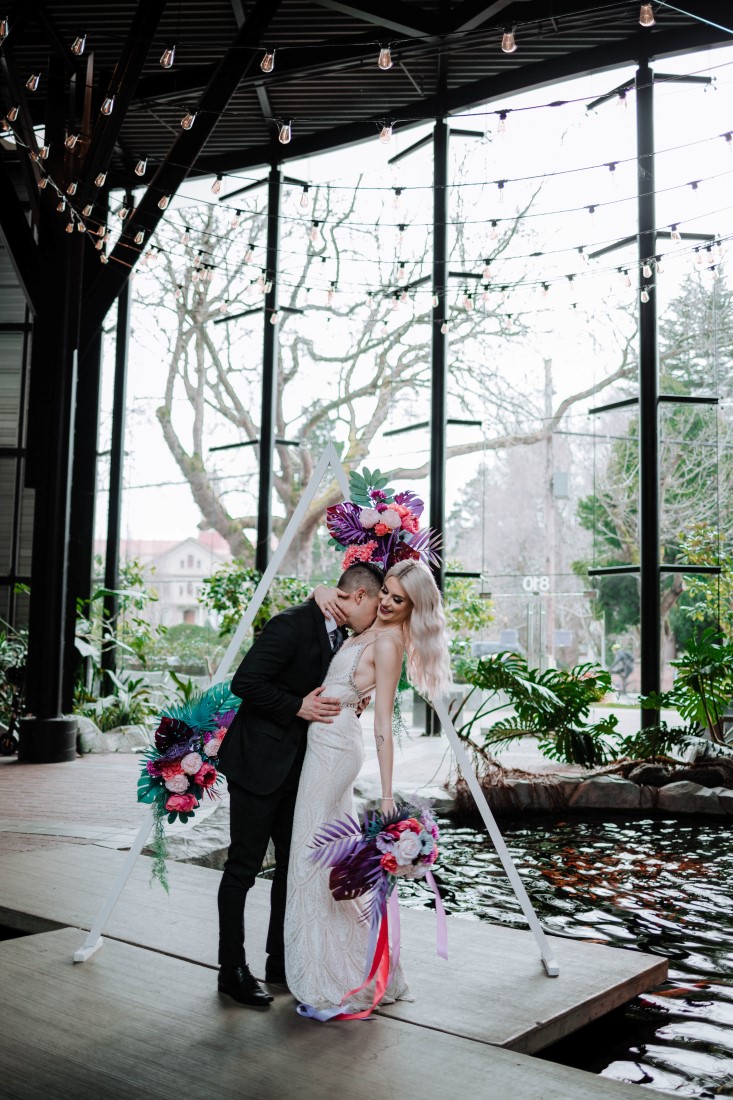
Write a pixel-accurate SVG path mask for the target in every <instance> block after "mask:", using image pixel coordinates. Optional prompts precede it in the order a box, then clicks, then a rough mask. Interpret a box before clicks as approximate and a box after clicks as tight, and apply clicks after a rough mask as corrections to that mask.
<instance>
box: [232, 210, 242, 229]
mask: <svg viewBox="0 0 733 1100" xmlns="http://www.w3.org/2000/svg"><path fill="white" fill-rule="evenodd" d="M241 216H242V211H241V210H235V211H234V214H233V215H232V220H231V221H230V222H229V225H230V227H231V228H232V229H236V228H237V226H238V225H239V219H240V218H241Z"/></svg>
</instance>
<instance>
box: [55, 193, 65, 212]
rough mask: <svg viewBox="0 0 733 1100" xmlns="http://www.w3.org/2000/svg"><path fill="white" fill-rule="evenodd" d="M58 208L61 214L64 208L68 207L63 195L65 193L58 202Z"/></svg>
mask: <svg viewBox="0 0 733 1100" xmlns="http://www.w3.org/2000/svg"><path fill="white" fill-rule="evenodd" d="M56 209H57V210H58V212H59V214H63V212H64V210H65V209H66V199H65V198H64V197H63V195H62V196H61V198H60V199H59V201H58V203H57V204H56Z"/></svg>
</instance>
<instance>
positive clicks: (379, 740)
mask: <svg viewBox="0 0 733 1100" xmlns="http://www.w3.org/2000/svg"><path fill="white" fill-rule="evenodd" d="M374 740H375V741H376V742H377V752H379V750H380V749H381V747H382V745H383V744H384V735H383V734H381V733H378V734H377V736H376V737H375V739H374Z"/></svg>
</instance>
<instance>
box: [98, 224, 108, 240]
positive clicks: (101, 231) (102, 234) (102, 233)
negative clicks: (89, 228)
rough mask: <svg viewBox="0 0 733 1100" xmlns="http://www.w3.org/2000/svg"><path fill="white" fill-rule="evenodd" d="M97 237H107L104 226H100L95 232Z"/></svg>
mask: <svg viewBox="0 0 733 1100" xmlns="http://www.w3.org/2000/svg"><path fill="white" fill-rule="evenodd" d="M97 236H98V237H106V236H108V234H107V229H106V227H105V226H103V225H100V227H99V229H98V230H97Z"/></svg>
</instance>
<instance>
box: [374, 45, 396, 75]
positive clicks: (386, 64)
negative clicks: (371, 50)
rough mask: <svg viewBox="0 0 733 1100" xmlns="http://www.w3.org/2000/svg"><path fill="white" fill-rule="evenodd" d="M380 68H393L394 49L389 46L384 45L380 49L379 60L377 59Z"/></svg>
mask: <svg viewBox="0 0 733 1100" xmlns="http://www.w3.org/2000/svg"><path fill="white" fill-rule="evenodd" d="M377 64H378V65H379V68H380V69H383V70H384V71H385V72H386V70H387V69H391V68H392V51H391V50H390V48H389V46H382V47H381V48H380V50H379V60H378V61H377Z"/></svg>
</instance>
